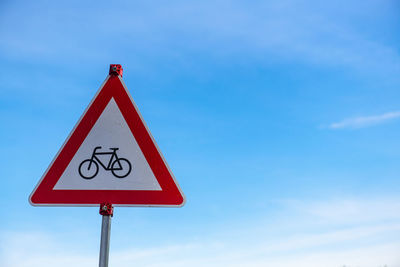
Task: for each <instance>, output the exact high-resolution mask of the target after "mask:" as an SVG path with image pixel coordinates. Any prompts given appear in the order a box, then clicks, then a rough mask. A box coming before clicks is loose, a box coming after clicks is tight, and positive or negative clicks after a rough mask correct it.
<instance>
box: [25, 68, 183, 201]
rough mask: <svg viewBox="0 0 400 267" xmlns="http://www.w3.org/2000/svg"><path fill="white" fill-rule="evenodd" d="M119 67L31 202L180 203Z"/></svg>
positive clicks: (34, 193) (169, 171)
mask: <svg viewBox="0 0 400 267" xmlns="http://www.w3.org/2000/svg"><path fill="white" fill-rule="evenodd" d="M117 66H118V65H117ZM118 70H119V69H118ZM120 71H121V72H115V71H111V70H110V75H109V76H108V77H107V78H106V80H105V82H104V83H103V85H102V86H101V87H100V89H99V90H98V92H97V94H96V95H95V97H94V98H93V100H92V102H91V103H90V104H89V106H88V107H87V109H86V111H85V112H84V113H83V115H82V117H81V118H80V120H79V121H78V123H77V124H76V125H75V128H74V129H73V130H72V132H71V134H70V135H69V137H68V138H67V140H66V141H65V143H64V145H63V146H62V147H61V149H60V151H59V152H58V154H57V155H56V157H55V158H54V160H53V162H52V163H51V164H50V166H49V168H48V169H47V171H46V172H45V174H44V175H43V177H42V179H41V180H40V181H39V183H38V185H37V186H36V188H35V189H34V190H33V192H32V194H31V196H30V198H29V201H30V203H31V204H32V205H34V206H36V205H44V206H54V205H55V206H98V205H99V204H100V203H110V204H113V205H114V206H175V207H176V206H177V207H179V206H182V205H183V204H184V202H185V198H184V195H183V193H182V191H181V189H180V188H179V185H178V184H177V182H176V180H175V178H174V176H173V174H172V172H171V170H170V169H169V167H168V165H167V163H166V161H165V159H164V158H163V156H162V154H161V152H160V150H159V149H158V147H157V144H156V142H155V141H154V139H153V137H152V136H151V134H150V131H149V129H148V128H147V126H146V124H145V122H144V120H143V118H142V117H141V115H140V113H139V110H138V108H137V107H136V105H135V103H134V102H133V99H132V98H131V96H130V95H129V92H128V90H127V88H126V86H125V84H124V82H123V81H122V78H121V76H120V75H118V74H122V69H121V70H120Z"/></svg>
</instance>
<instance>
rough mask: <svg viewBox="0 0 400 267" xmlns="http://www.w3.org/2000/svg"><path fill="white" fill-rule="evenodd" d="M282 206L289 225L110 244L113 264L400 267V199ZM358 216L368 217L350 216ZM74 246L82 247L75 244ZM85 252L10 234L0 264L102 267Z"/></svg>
mask: <svg viewBox="0 0 400 267" xmlns="http://www.w3.org/2000/svg"><path fill="white" fill-rule="evenodd" d="M281 204H282V208H283V209H285V214H292V215H291V217H290V220H289V221H288V220H285V219H283V218H281V219H280V220H279V221H285V223H283V224H281V223H278V224H274V225H270V224H266V223H265V221H264V222H263V221H255V222H251V223H250V224H249V225H246V227H240V228H237V229H234V233H233V232H232V233H231V234H232V235H230V233H225V235H222V236H221V235H215V233H211V234H210V235H209V236H203V237H202V238H201V239H198V240H196V241H192V242H187V241H185V242H179V240H178V239H177V240H176V241H174V242H175V243H171V244H170V245H166V246H161V247H160V246H156V247H149V246H140V244H135V243H134V242H133V243H132V246H131V247H128V248H126V249H120V250H115V249H113V246H112V244H111V254H110V266H119V267H128V266H144V267H151V266H154V267H155V266H157V267H160V266H161V267H169V266H174V267H179V266H182V267H183V266H185V267H187V266H191V267H200V266H210V267H213V266H218V267H220V266H228V267H239V266H249V267H258V266H275V267H293V266H296V267H303V266H304V267H306V266H307V267H321V266H323V267H341V266H344V265H345V266H348V267H351V266H354V267H355V266H358V267H383V266H385V265H387V266H388V267H400V257H399V256H398V255H399V254H398V251H399V250H400V242H399V241H398V238H397V237H398V236H399V235H400V218H399V215H396V214H400V199H398V198H384V199H382V198H381V199H371V198H370V199H347V200H346V199H341V200H338V199H333V200H323V201H315V200H314V201H298V200H295V201H283V202H281ZM368 207H369V208H368ZM382 210H383V211H382ZM365 213H368V215H365ZM357 216H360V217H361V219H359V220H352V219H348V218H349V217H350V218H351V217H357ZM336 217H344V219H336ZM346 218H347V219H346ZM293 227H294V228H293ZM289 228H291V229H289ZM265 229H267V231H265ZM194 231H195V229H194ZM229 231H231V230H229ZM72 236H73V235H72ZM223 236H225V238H224V237H223ZM227 237H228V238H227ZM74 242H76V243H75V244H76V248H74V247H73V246H72V247H71V244H72V245H73V244H74ZM113 242H117V240H113ZM96 245H97V244H96ZM80 247H82V245H80V244H79V243H78V241H71V240H67V241H66V240H63V239H57V238H56V237H55V235H54V234H53V235H50V234H49V233H29V232H28V233H16V232H9V233H7V234H5V235H3V237H2V238H1V242H0V249H1V255H0V256H1V258H0V263H1V266H4V267H34V266H41V267H50V266H51V267H53V266H58V267H64V266H65V267H66V266H75V267H83V266H85V267H86V266H96V265H97V261H98V254H97V253H98V252H97V251H93V250H92V251H82V250H80V249H79V248H80Z"/></svg>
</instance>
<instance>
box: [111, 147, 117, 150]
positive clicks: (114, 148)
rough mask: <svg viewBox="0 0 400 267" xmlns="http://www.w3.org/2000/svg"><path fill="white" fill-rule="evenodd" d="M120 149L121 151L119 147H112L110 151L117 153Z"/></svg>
mask: <svg viewBox="0 0 400 267" xmlns="http://www.w3.org/2000/svg"><path fill="white" fill-rule="evenodd" d="M118 149H119V148H118V147H110V150H113V151H116V150H118Z"/></svg>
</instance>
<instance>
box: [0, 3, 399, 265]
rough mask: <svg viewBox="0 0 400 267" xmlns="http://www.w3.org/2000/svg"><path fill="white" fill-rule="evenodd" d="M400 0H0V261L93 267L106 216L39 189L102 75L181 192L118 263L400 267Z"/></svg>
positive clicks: (125, 220)
mask: <svg viewBox="0 0 400 267" xmlns="http://www.w3.org/2000/svg"><path fill="white" fill-rule="evenodd" d="M399 8H400V6H399V3H398V2H396V1H363V2H362V3H361V2H349V1H334V2H332V3H327V2H326V1H286V0H284V1H279V2H278V1H277V2H274V3H266V2H264V1H252V2H248V1H198V2H187V1H169V2H165V1H155V2H151V3H150V2H146V3H142V2H139V1H115V2H113V3H110V2H106V1H88V2H82V1H65V2H62V3H60V2H59V1H34V2H32V1H31V2H29V1H2V2H1V3H0V35H1V38H0V59H1V62H2V65H3V71H2V72H1V73H0V81H1V83H0V119H1V122H2V123H1V126H0V127H1V128H0V129H1V130H0V137H1V140H2V153H1V156H0V162H1V171H0V174H1V177H2V181H3V186H2V187H1V191H0V192H1V194H0V200H1V202H2V203H3V219H2V224H1V225H2V228H1V230H0V255H1V256H0V263H1V264H0V265H1V266H6V267H17V266H18V267H28V266H29V267H30V266H44V267H47V266H54V265H57V266H61V267H63V266H71V265H72V264H73V265H74V266H77V267H80V266H97V260H98V247H99V233H100V232H99V231H100V223H101V217H100V215H98V210H97V208H65V207H62V208H61V207H60V208H50V207H32V206H30V205H29V203H28V200H27V199H28V196H29V194H30V192H31V191H32V189H33V188H34V186H35V185H36V183H37V182H38V180H39V179H40V177H41V176H42V174H43V172H44V171H45V170H46V168H47V166H48V165H49V163H50V162H51V160H52V158H53V157H54V155H55V154H56V153H57V151H58V149H59V148H60V146H61V145H62V144H63V142H64V140H65V138H66V137H67V136H68V134H69V132H70V130H71V129H72V128H73V126H74V125H75V123H76V121H77V120H78V119H79V117H80V115H81V114H82V112H83V111H84V109H85V108H86V106H87V104H88V103H89V102H90V100H91V98H92V97H93V95H94V94H95V92H96V91H97V89H98V88H99V86H100V85H101V83H102V82H103V80H104V79H105V77H106V75H107V74H108V66H109V64H110V63H119V64H122V65H123V67H124V81H125V83H126V85H127V87H128V89H129V90H130V92H131V94H132V96H133V98H134V99H135V101H136V104H137V105H138V107H139V109H140V111H141V113H142V115H143V117H144V119H145V120H146V122H147V124H148V126H149V128H150V129H151V131H152V134H153V136H154V137H155V139H156V141H157V143H158V145H159V147H160V148H161V150H162V151H163V154H164V156H165V157H166V159H167V161H168V163H169V165H170V167H171V169H172V170H173V172H174V174H175V176H176V178H177V180H178V181H179V184H180V185H181V187H182V190H183V191H184V193H185V195H186V197H187V203H186V205H185V206H184V207H183V208H180V209H169V208H167V209H162V208H116V210H115V216H114V218H113V225H112V234H111V242H112V243H111V255H110V266H134V265H137V266H195V267H196V266H233V267H235V266H277V267H289V266H299V267H301V266H307V267H310V266H311V267H313V266H316V267H317V266H318V267H320V266H324V267H330V266H332V267H336V266H337V267H339V266H343V265H345V266H362V267H364V266H365V267H378V266H385V265H387V266H388V267H389V266H390V267H398V266H400V257H399V256H398V251H399V249H400V197H399V193H400V180H399V174H400V167H399V161H400V139H399V138H398V134H397V133H398V132H399V130H400V105H399V99H400V91H399V90H398V88H399V85H400V79H399V77H400V76H399V74H400V54H399V48H400V47H399V41H400V40H399V34H398V29H399V26H400V21H399V16H398V14H399Z"/></svg>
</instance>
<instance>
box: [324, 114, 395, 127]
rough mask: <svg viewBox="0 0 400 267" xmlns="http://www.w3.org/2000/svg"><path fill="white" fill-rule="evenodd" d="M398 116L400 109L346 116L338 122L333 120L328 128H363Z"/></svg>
mask: <svg viewBox="0 0 400 267" xmlns="http://www.w3.org/2000/svg"><path fill="white" fill-rule="evenodd" d="M399 117H400V111H393V112H387V113H384V114H381V115H373V116H361V117H353V118H347V119H344V120H342V121H339V122H334V123H331V124H330V125H329V128H330V129H345V128H353V129H355V128H363V127H368V126H373V125H376V124H380V123H384V122H387V121H390V120H394V119H397V118H399Z"/></svg>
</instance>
